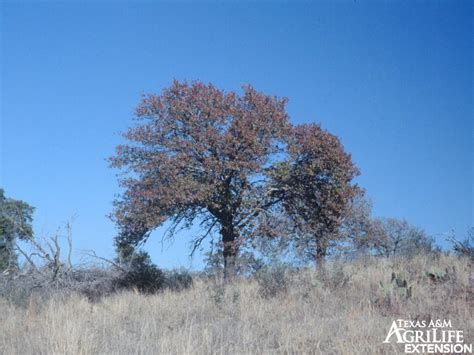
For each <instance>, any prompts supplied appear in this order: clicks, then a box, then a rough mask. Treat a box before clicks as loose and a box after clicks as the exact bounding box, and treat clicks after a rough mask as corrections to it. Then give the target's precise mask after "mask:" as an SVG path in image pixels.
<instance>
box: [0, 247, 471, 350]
mask: <svg viewBox="0 0 474 355" xmlns="http://www.w3.org/2000/svg"><path fill="white" fill-rule="evenodd" d="M453 266H454V267H455V270H456V271H455V276H453V277H451V279H450V280H447V281H444V282H439V283H433V282H432V281H430V280H429V278H428V277H426V276H425V272H426V271H430V270H433V269H445V268H446V267H449V268H452V267H453ZM392 271H395V272H397V273H401V274H403V275H404V276H405V277H406V279H407V280H408V282H409V284H410V285H412V286H413V296H412V298H411V299H405V298H402V297H398V296H393V297H389V296H387V295H385V294H384V293H383V291H382V290H381V288H380V286H379V282H380V281H384V282H385V281H389V279H390V275H391V273H392ZM471 274H472V265H470V264H469V262H468V261H467V260H460V259H457V258H455V257H453V256H441V257H440V258H439V259H437V260H430V259H428V258H426V257H417V258H415V259H412V260H409V261H403V260H374V259H366V260H360V261H357V262H352V263H342V264H329V265H328V267H327V272H326V273H325V274H324V275H321V274H317V273H315V272H313V271H310V270H303V271H300V272H299V273H297V274H296V275H293V276H292V277H291V278H289V279H288V280H286V283H287V286H288V287H287V291H286V292H283V293H279V294H277V295H276V296H275V297H270V298H269V297H262V287H266V286H265V285H261V284H260V285H259V284H258V283H257V282H256V281H255V280H241V281H239V282H237V283H235V284H234V285H231V286H227V287H223V286H220V285H217V284H215V283H213V282H211V281H205V280H198V281H197V282H195V284H194V286H193V287H192V288H191V289H188V290H185V291H182V292H179V293H176V292H171V291H166V292H163V293H161V294H158V295H152V296H145V295H139V294H136V293H134V292H127V293H122V294H118V295H114V296H110V297H107V298H104V299H102V300H101V301H100V302H97V303H90V302H89V301H88V300H87V299H86V298H84V297H80V296H78V295H75V296H67V297H65V296H60V295H57V296H56V297H53V298H52V299H50V300H48V301H45V302H44V303H41V302H39V301H38V300H37V299H35V298H33V297H32V298H31V299H30V302H29V304H28V306H27V307H19V306H15V305H13V304H11V303H8V302H7V301H5V300H0V353H3V354H180V355H182V354H229V353H233V354H234V353H235V354H246V353H254V354H267V353H283V354H295V353H298V354H299V353H306V354H309V353H311V354H313V353H314V354H393V353H401V348H400V347H397V346H396V344H382V341H383V340H384V338H385V336H386V334H387V332H388V329H389V327H390V325H391V322H392V321H393V320H394V319H398V318H404V319H419V320H421V319H450V320H451V321H452V324H453V328H456V329H459V330H464V331H465V332H466V333H465V338H466V342H468V343H472V340H473V339H472V329H474V327H473V325H474V324H473V321H472V318H473V317H472V301H473V300H472V295H473V293H472V284H471V283H472V280H471V279H470V278H471V276H470V275H471ZM469 331H471V333H469Z"/></svg>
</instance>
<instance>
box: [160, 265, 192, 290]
mask: <svg viewBox="0 0 474 355" xmlns="http://www.w3.org/2000/svg"><path fill="white" fill-rule="evenodd" d="M192 285H193V277H192V276H191V273H190V272H189V271H188V270H185V269H181V270H170V271H166V272H165V274H164V287H165V288H167V289H170V290H172V291H182V290H185V289H187V288H190V287H191V286H192Z"/></svg>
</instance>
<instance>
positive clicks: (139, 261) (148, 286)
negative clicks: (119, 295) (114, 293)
mask: <svg viewBox="0 0 474 355" xmlns="http://www.w3.org/2000/svg"><path fill="white" fill-rule="evenodd" d="M114 284H115V287H116V288H117V289H135V290H137V291H139V292H142V293H155V292H157V291H158V290H160V289H162V288H163V287H164V285H165V275H164V273H163V271H161V270H160V269H159V268H158V267H157V266H156V265H154V264H153V263H152V262H151V259H150V256H149V255H148V254H147V253H146V252H143V251H140V252H138V253H136V254H135V255H134V256H133V258H132V259H131V260H130V263H129V266H128V270H127V271H126V272H125V273H123V274H122V275H120V276H119V277H117V278H116V279H115V280H114Z"/></svg>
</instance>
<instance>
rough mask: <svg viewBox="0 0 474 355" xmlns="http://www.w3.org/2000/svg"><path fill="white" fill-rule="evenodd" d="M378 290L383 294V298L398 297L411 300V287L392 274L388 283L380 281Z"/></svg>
mask: <svg viewBox="0 0 474 355" xmlns="http://www.w3.org/2000/svg"><path fill="white" fill-rule="evenodd" d="M380 288H381V289H382V291H383V292H384V294H385V296H389V297H390V296H394V295H395V296H399V297H401V298H411V296H412V286H410V287H408V282H407V280H406V279H403V278H402V277H400V276H397V274H396V273H394V272H392V278H391V281H390V282H387V283H383V282H382V281H380Z"/></svg>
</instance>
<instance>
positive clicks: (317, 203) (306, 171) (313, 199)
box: [270, 124, 359, 264]
mask: <svg viewBox="0 0 474 355" xmlns="http://www.w3.org/2000/svg"><path fill="white" fill-rule="evenodd" d="M287 144H288V148H287V152H288V155H287V159H285V160H284V161H283V162H281V163H279V164H278V165H276V166H275V167H274V169H271V170H270V176H271V179H272V185H273V186H274V188H275V189H276V191H275V192H274V195H276V196H278V197H279V199H280V200H281V201H282V207H283V210H284V211H285V213H286V214H287V215H288V216H289V217H290V219H291V220H292V222H293V225H294V230H295V232H294V233H293V235H294V237H295V238H296V239H295V243H296V247H297V248H299V249H300V250H301V251H302V252H303V253H305V254H307V255H308V256H310V257H311V258H312V259H313V260H315V262H316V264H321V263H322V262H323V260H324V257H325V256H326V254H327V251H328V249H329V248H330V247H331V245H332V243H334V242H335V241H337V240H338V239H339V236H340V234H339V233H338V229H339V227H340V225H341V222H342V220H343V217H344V215H345V213H346V210H347V207H348V206H349V202H350V200H351V199H352V198H353V197H354V196H356V194H357V193H358V192H359V189H358V187H357V186H356V185H353V184H352V179H353V178H354V177H355V176H357V175H358V174H359V171H358V169H357V168H356V167H355V166H354V164H353V163H352V161H351V157H350V155H349V154H347V153H346V152H345V151H344V148H343V146H342V144H341V143H340V141H339V139H338V138H337V137H336V136H334V135H332V134H330V133H329V132H327V131H325V130H323V129H321V127H320V126H319V125H316V124H305V125H299V126H296V127H293V129H292V132H291V134H290V135H289V137H288V140H287Z"/></svg>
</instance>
